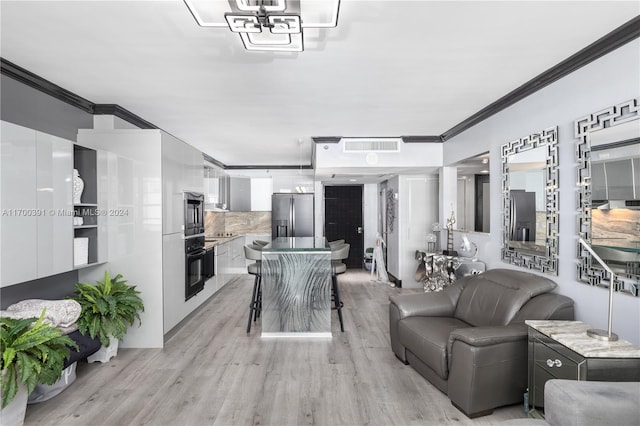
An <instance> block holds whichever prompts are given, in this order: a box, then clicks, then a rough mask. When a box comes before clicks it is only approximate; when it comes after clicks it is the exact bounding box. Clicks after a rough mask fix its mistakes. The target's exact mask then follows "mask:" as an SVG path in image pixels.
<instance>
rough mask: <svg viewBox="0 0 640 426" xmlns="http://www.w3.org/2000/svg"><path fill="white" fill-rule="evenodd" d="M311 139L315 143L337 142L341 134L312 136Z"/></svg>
mask: <svg viewBox="0 0 640 426" xmlns="http://www.w3.org/2000/svg"><path fill="white" fill-rule="evenodd" d="M311 139H312V140H313V142H315V143H338V142H340V139H342V136H313V137H312V138H311Z"/></svg>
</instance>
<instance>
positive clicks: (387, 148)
mask: <svg viewBox="0 0 640 426" xmlns="http://www.w3.org/2000/svg"><path fill="white" fill-rule="evenodd" d="M342 142H343V143H344V145H343V146H344V152H400V142H401V139H400V138H377V139H372V138H342Z"/></svg>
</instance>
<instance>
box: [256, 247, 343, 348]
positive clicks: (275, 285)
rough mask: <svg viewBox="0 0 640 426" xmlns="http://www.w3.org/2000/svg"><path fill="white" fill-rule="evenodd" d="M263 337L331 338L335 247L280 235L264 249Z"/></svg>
mask: <svg viewBox="0 0 640 426" xmlns="http://www.w3.org/2000/svg"><path fill="white" fill-rule="evenodd" d="M262 337H305V338H306V337H321V338H326V337H331V249H330V248H329V247H328V245H327V243H326V240H325V238H313V237H293V238H288V237H279V238H276V239H274V240H273V241H272V242H271V243H269V244H268V245H266V246H265V247H263V249H262Z"/></svg>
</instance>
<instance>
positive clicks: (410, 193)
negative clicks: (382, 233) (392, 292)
mask: <svg viewBox="0 0 640 426" xmlns="http://www.w3.org/2000/svg"><path fill="white" fill-rule="evenodd" d="M399 180H400V193H399V196H398V219H399V226H398V232H397V234H398V239H399V247H398V253H397V255H398V272H399V275H396V277H397V278H399V279H401V280H402V287H403V288H417V287H420V288H421V287H422V283H421V282H417V281H416V280H415V272H416V268H417V267H418V262H417V261H416V259H415V252H416V250H421V251H424V250H426V249H427V235H428V234H431V232H432V230H431V229H432V225H433V223H434V222H436V221H437V219H438V182H439V179H438V176H436V175H432V176H400V177H399ZM387 257H389V253H388V252H387ZM394 275H395V274H394Z"/></svg>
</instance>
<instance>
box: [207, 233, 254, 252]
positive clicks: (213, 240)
mask: <svg viewBox="0 0 640 426" xmlns="http://www.w3.org/2000/svg"><path fill="white" fill-rule="evenodd" d="M236 238H244V235H232V236H230V237H205V239H204V248H205V249H210V248H211V247H215V246H217V245H219V244H223V243H226V242H229V241H232V240H235V239H236Z"/></svg>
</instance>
